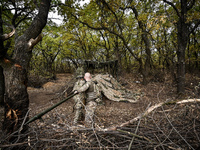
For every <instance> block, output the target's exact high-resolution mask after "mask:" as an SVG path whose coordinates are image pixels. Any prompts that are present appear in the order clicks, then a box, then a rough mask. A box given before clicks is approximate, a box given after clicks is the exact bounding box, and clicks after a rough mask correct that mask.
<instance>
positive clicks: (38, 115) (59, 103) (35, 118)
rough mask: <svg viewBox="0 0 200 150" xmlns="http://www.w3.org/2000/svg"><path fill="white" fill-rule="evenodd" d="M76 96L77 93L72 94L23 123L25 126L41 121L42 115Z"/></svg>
mask: <svg viewBox="0 0 200 150" xmlns="http://www.w3.org/2000/svg"><path fill="white" fill-rule="evenodd" d="M76 94H78V93H77V92H74V93H73V94H72V95H70V96H68V97H67V98H65V99H64V100H62V101H60V102H58V103H57V104H55V105H53V106H52V107H49V108H48V109H46V110H44V111H43V112H41V113H39V114H37V115H35V116H34V117H33V118H31V119H30V120H29V121H27V122H26V123H25V125H27V124H29V123H31V122H33V121H35V120H37V119H41V117H42V116H43V115H45V114H46V113H48V112H49V111H51V110H52V109H54V108H56V107H57V106H59V105H61V104H62V103H64V102H65V101H67V100H69V99H70V98H72V97H73V96H75V95H76Z"/></svg>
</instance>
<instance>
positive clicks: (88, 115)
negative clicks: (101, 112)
mask: <svg viewBox="0 0 200 150" xmlns="http://www.w3.org/2000/svg"><path fill="white" fill-rule="evenodd" d="M96 107H97V103H96V102H94V101H89V102H88V103H87V104H86V107H85V109H86V112H85V124H86V126H87V127H92V123H93V122H94V113H95V110H96Z"/></svg>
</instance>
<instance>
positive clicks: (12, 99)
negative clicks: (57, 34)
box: [3, 0, 50, 149]
mask: <svg viewBox="0 0 200 150" xmlns="http://www.w3.org/2000/svg"><path fill="white" fill-rule="evenodd" d="M49 7H50V0H42V1H41V5H40V8H39V13H38V15H37V16H36V18H35V19H34V20H33V22H32V24H31V25H30V27H29V28H28V29H27V30H26V31H25V32H24V34H23V35H22V36H20V37H17V38H16V41H15V50H14V56H13V58H12V60H9V61H7V63H4V64H3V68H4V76H5V120H4V124H3V129H4V131H5V133H6V134H11V133H13V132H15V131H17V132H16V133H15V135H18V136H15V137H13V136H11V138H10V139H9V141H10V142H21V141H24V140H25V139H27V135H26V134H21V133H26V132H27V131H28V126H27V125H24V126H23V129H20V127H21V126H22V125H23V121H24V119H26V120H27V118H26V115H27V113H28V109H29V97H28V92H27V82H28V77H27V74H28V67H29V62H30V59H31V56H32V48H33V46H34V44H36V43H34V44H33V43H31V41H32V40H33V39H35V38H36V37H38V35H39V34H40V33H41V31H42V29H43V28H44V27H45V25H46V22H47V16H48V11H49ZM18 148H19V147H18ZM14 149H16V147H14ZM20 149H24V148H22V147H20Z"/></svg>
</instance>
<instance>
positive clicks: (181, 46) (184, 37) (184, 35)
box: [177, 0, 189, 94]
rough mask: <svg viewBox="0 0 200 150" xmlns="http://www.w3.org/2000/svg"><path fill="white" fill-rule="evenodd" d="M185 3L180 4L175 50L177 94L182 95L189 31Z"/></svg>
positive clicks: (184, 0)
mask: <svg viewBox="0 0 200 150" xmlns="http://www.w3.org/2000/svg"><path fill="white" fill-rule="evenodd" d="M186 4H187V1H186V0H183V1H182V3H181V16H180V17H179V21H178V23H177V30H178V33H177V38H178V50H177V58H178V65H177V92H178V94H183V93H184V92H185V51H186V47H187V43H188V36H189V29H188V26H187V24H186V13H187V8H186V7H187V5H186Z"/></svg>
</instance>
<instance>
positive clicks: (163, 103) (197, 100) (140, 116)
mask: <svg viewBox="0 0 200 150" xmlns="http://www.w3.org/2000/svg"><path fill="white" fill-rule="evenodd" d="M191 102H200V99H187V100H181V101H170V102H169V101H167V102H161V103H158V104H156V105H154V106H151V107H150V108H149V109H147V110H146V111H145V112H144V113H143V114H139V115H138V116H137V117H135V118H133V119H131V120H129V121H127V122H125V123H122V124H121V125H120V126H115V127H110V128H106V129H104V131H113V130H117V128H119V127H125V126H127V125H130V124H133V123H134V122H136V121H138V120H140V119H141V118H143V117H144V116H147V115H148V114H150V113H151V112H152V111H154V110H155V109H157V108H159V107H161V106H163V105H167V104H184V103H191Z"/></svg>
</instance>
